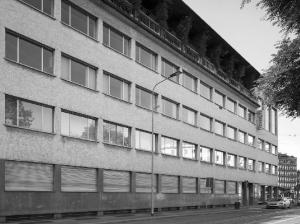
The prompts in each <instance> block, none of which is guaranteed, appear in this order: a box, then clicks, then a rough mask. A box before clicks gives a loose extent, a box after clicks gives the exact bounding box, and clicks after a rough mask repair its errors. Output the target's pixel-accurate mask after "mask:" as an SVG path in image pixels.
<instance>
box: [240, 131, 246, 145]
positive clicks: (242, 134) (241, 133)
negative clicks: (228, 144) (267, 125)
mask: <svg viewBox="0 0 300 224" xmlns="http://www.w3.org/2000/svg"><path fill="white" fill-rule="evenodd" d="M245 135H246V134H245V133H244V132H241V131H240V132H239V141H240V142H242V143H245V138H246V136H245Z"/></svg>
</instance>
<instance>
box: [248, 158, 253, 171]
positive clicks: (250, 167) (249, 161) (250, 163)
mask: <svg viewBox="0 0 300 224" xmlns="http://www.w3.org/2000/svg"><path fill="white" fill-rule="evenodd" d="M248 170H252V171H253V170H254V160H253V159H248Z"/></svg>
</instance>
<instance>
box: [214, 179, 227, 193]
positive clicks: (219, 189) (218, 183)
mask: <svg viewBox="0 0 300 224" xmlns="http://www.w3.org/2000/svg"><path fill="white" fill-rule="evenodd" d="M214 188H215V192H214V193H215V194H224V193H225V181H224V180H215V183H214Z"/></svg>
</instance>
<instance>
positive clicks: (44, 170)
mask: <svg viewBox="0 0 300 224" xmlns="http://www.w3.org/2000/svg"><path fill="white" fill-rule="evenodd" d="M5 190H6V191H53V166H52V165H48V164H39V163H30V162H17V161H5Z"/></svg>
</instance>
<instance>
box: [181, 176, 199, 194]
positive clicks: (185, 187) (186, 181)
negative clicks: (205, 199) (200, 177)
mask: <svg viewBox="0 0 300 224" xmlns="http://www.w3.org/2000/svg"><path fill="white" fill-rule="evenodd" d="M182 192H183V193H192V194H194V193H197V182H196V178H192V177H183V178H182Z"/></svg>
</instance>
